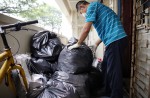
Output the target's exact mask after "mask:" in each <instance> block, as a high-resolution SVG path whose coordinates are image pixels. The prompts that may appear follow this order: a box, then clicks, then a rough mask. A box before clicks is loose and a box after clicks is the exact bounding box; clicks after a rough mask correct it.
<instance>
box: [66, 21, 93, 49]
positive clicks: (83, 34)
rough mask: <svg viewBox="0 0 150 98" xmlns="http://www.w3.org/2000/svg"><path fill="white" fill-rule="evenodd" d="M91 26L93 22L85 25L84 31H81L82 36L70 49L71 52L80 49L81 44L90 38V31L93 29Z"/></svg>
mask: <svg viewBox="0 0 150 98" xmlns="http://www.w3.org/2000/svg"><path fill="white" fill-rule="evenodd" d="M91 26H92V22H87V23H85V25H84V27H83V29H82V31H81V35H80V37H79V40H78V42H77V43H76V44H74V45H72V46H70V47H68V49H69V50H71V49H73V48H78V47H80V45H81V43H82V42H83V41H84V40H85V39H86V37H87V36H88V34H89V31H90V29H91Z"/></svg>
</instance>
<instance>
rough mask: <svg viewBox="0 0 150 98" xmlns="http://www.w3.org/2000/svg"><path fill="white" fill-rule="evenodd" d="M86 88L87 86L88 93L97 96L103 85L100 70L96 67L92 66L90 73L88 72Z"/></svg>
mask: <svg viewBox="0 0 150 98" xmlns="http://www.w3.org/2000/svg"><path fill="white" fill-rule="evenodd" d="M86 84H87V86H88V88H89V90H90V91H89V92H90V94H91V95H92V96H93V95H94V96H97V95H98V94H97V93H98V92H97V91H99V90H100V89H101V88H102V87H103V76H102V72H100V71H99V70H98V69H96V68H92V70H91V71H90V73H88V79H87V82H86Z"/></svg>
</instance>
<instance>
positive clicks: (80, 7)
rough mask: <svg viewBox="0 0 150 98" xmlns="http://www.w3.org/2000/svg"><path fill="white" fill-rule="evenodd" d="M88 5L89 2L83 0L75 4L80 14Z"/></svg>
mask: <svg viewBox="0 0 150 98" xmlns="http://www.w3.org/2000/svg"><path fill="white" fill-rule="evenodd" d="M88 5H89V2H87V1H85V0H80V1H79V2H78V3H77V4H76V9H77V12H79V13H80V14H83V13H86V10H87V7H88Z"/></svg>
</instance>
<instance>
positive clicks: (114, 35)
mask: <svg viewBox="0 0 150 98" xmlns="http://www.w3.org/2000/svg"><path fill="white" fill-rule="evenodd" d="M85 21H86V22H93V26H94V27H95V29H96V31H97V33H98V36H99V37H100V39H101V40H102V41H103V43H104V44H105V46H108V45H109V44H110V43H112V42H114V41H116V40H119V39H121V38H124V37H126V36H127V35H126V33H125V31H124V29H123V26H122V24H121V22H120V19H119V17H118V16H117V15H116V14H115V12H114V11H113V10H111V9H110V8H109V7H107V6H105V5H103V4H101V3H99V2H92V3H90V4H89V6H88V8H87V11H86V20H85Z"/></svg>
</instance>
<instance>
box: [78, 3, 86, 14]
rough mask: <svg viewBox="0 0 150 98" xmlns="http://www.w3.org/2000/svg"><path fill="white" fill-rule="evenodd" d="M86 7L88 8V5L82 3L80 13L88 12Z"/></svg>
mask: <svg viewBox="0 0 150 98" xmlns="http://www.w3.org/2000/svg"><path fill="white" fill-rule="evenodd" d="M86 9H87V6H86V5H83V4H81V5H80V9H79V12H80V14H83V13H86Z"/></svg>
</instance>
